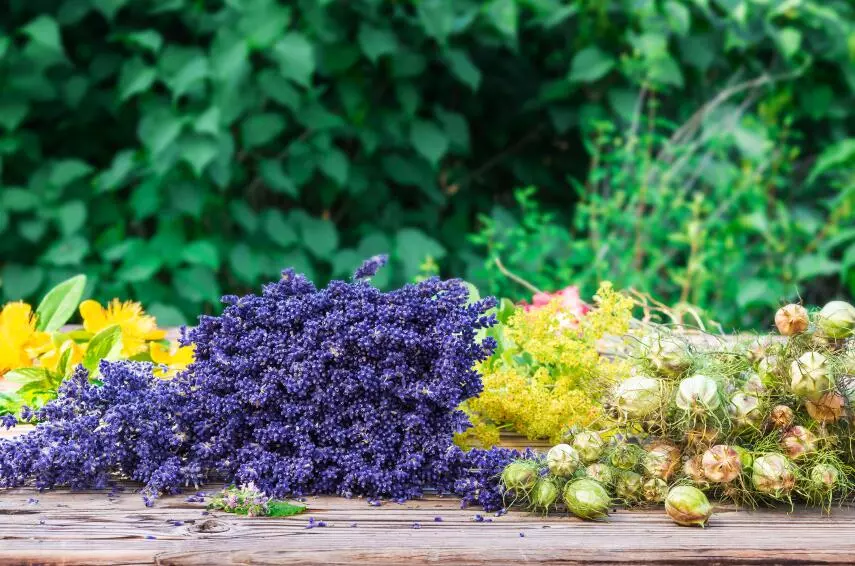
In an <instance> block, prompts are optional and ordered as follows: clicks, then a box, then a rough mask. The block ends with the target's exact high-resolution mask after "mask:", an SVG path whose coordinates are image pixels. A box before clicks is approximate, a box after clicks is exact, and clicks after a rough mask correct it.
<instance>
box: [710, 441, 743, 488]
mask: <svg viewBox="0 0 855 566" xmlns="http://www.w3.org/2000/svg"><path fill="white" fill-rule="evenodd" d="M701 467H702V468H703V472H704V477H706V478H707V479H708V480H710V481H711V482H715V483H728V482H732V481H733V480H735V479H736V478H738V477H739V474H741V473H742V458H741V457H740V455H739V453H738V452H737V451H736V450H734V449H733V448H731V447H730V446H725V445H724V444H717V445H716V446H713V447H712V448H710V449H709V450H707V451H706V452H704V454H703V456H702V458H701Z"/></svg>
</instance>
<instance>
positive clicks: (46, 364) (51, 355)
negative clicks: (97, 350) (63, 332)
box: [39, 340, 87, 373]
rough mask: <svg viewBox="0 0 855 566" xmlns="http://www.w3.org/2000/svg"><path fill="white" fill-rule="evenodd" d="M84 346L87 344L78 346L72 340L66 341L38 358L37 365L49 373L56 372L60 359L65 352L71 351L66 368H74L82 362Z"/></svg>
mask: <svg viewBox="0 0 855 566" xmlns="http://www.w3.org/2000/svg"><path fill="white" fill-rule="evenodd" d="M86 346H87V344H78V343H77V342H75V341H74V340H66V341H65V342H63V343H62V344H60V345H59V346H57V347H56V348H53V349H52V350H48V352H46V353H45V354H44V355H43V356H42V357H41V358H39V365H40V366H41V367H43V368H45V369H47V370H49V371H51V372H54V373H55V372H58V371H59V361H60V360H61V359H62V356H63V354H64V353H65V351H66V350H71V354H70V355H69V358H68V366H66V367H67V368H75V367H77V365H78V364H79V363H80V362H82V361H83V354H85V353H86Z"/></svg>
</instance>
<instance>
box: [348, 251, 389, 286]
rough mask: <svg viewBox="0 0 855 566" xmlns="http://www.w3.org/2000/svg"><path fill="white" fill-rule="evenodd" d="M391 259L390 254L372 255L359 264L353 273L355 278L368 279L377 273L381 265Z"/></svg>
mask: <svg viewBox="0 0 855 566" xmlns="http://www.w3.org/2000/svg"><path fill="white" fill-rule="evenodd" d="M387 261H389V256H388V255H385V254H381V255H375V256H374V257H370V258H368V259H366V260H365V261H364V262H362V265H360V266H359V269H357V270H356V271H355V272H354V274H353V279H354V280H359V279H368V278H371V277H374V276H375V275H377V272H378V271H379V270H380V268H381V267H383V266H384V265H386V262H387Z"/></svg>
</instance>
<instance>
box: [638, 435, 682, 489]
mask: <svg viewBox="0 0 855 566" xmlns="http://www.w3.org/2000/svg"><path fill="white" fill-rule="evenodd" d="M642 465H643V466H644V470H645V471H646V472H647V473H648V474H649V475H650V476H652V477H654V478H660V479H663V480H668V479H670V478H671V476H673V475H674V472H676V471H677V470H678V469H679V468H680V449H679V448H677V447H676V446H674V445H673V444H670V443H667V442H659V443H657V444H654V445H652V446H651V447H650V448H649V449H648V450H647V451H646V453H645V455H644V458H643V460H642Z"/></svg>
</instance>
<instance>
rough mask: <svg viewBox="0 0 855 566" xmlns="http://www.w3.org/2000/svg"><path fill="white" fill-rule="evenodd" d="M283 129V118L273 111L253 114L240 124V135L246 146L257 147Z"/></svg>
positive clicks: (269, 140) (271, 139)
mask: <svg viewBox="0 0 855 566" xmlns="http://www.w3.org/2000/svg"><path fill="white" fill-rule="evenodd" d="M284 129H285V118H284V117H283V116H282V115H281V114H276V113H274V112H264V113H261V114H253V115H251V116H247V118H246V119H245V120H244V121H243V123H242V124H241V137H242V138H243V143H244V145H246V146H247V147H258V146H260V145H264V144H266V143H268V142H271V141H273V139H274V138H276V136H278V135H279V134H281V133H282V131H283V130H284Z"/></svg>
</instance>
